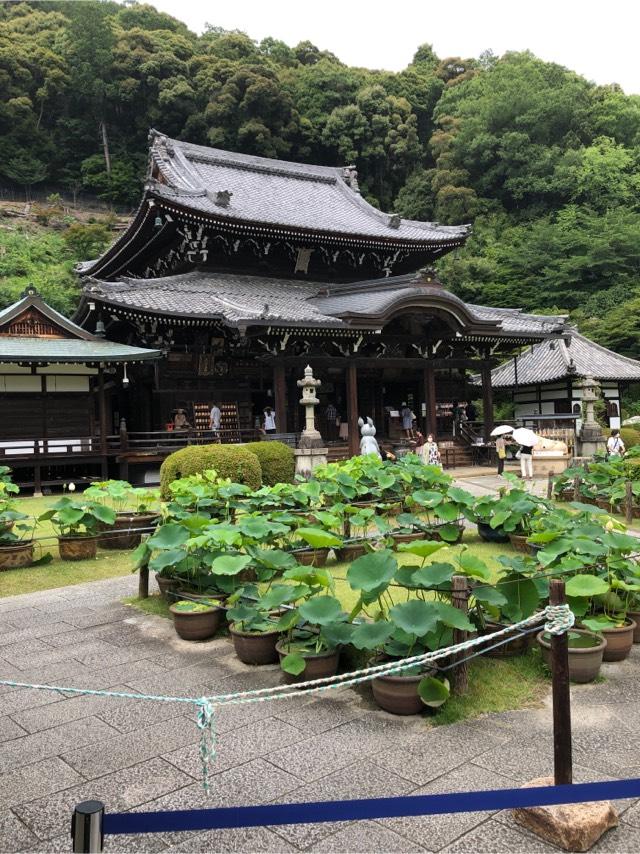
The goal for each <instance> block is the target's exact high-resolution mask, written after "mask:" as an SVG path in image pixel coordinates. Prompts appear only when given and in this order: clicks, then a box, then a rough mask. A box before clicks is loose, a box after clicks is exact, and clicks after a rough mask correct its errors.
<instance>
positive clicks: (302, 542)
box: [290, 526, 343, 566]
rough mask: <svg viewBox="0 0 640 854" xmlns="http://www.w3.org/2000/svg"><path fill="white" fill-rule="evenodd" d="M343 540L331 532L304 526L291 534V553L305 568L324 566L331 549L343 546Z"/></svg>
mask: <svg viewBox="0 0 640 854" xmlns="http://www.w3.org/2000/svg"><path fill="white" fill-rule="evenodd" d="M342 543H343V539H342V537H339V536H338V535H337V534H335V533H333V532H331V531H325V530H324V529H323V528H320V527H317V526H314V527H310V526H303V527H300V528H297V529H296V530H295V531H292V532H291V542H290V551H291V554H293V555H294V557H295V559H296V560H297V561H298V563H300V564H303V565H304V566H324V565H325V563H326V562H327V558H328V557H329V549H335V548H339V547H340V546H342Z"/></svg>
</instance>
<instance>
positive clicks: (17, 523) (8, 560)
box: [0, 466, 35, 571]
mask: <svg viewBox="0 0 640 854" xmlns="http://www.w3.org/2000/svg"><path fill="white" fill-rule="evenodd" d="M3 468H6V466H4V467H3ZM17 492H18V487H17V486H15V484H13V483H10V482H9V483H4V482H2V481H0V571H2V570H5V569H20V568H22V567H24V566H29V565H30V564H31V563H33V537H32V534H33V528H34V525H35V521H34V520H32V519H31V517H29V516H28V515H27V514H26V513H21V512H20V511H19V510H18V509H17V506H16V502H15V500H14V499H13V498H12V497H11V496H12V494H15V493H17ZM29 519H31V522H30V524H29V523H27V520H29Z"/></svg>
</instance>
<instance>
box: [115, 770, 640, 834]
mask: <svg viewBox="0 0 640 854" xmlns="http://www.w3.org/2000/svg"><path fill="white" fill-rule="evenodd" d="M637 797H640V778H636V779H633V780H610V781H607V782H604V783H574V784H573V785H571V786H536V787H531V788H528V789H498V790H493V789H490V790H485V791H480V792H453V793H451V794H446V795H406V796H403V797H395V798H366V799H363V800H345V801H316V802H313V803H306V804H304V803H303V804H267V805H264V806H255V807H220V808H218V809H204V810H176V811H171V812H140V813H134V812H130V813H111V814H110V813H106V814H105V816H104V825H103V826H104V832H105V833H109V834H115V833H164V832H167V831H179V830H216V829H221V828H229V827H258V826H266V825H277V824H314V823H316V822H325V821H353V820H355V819H372V818H401V817H404V816H417V815H438V814H441V813H460V812H477V811H484V810H504V809H514V808H516V807H538V806H551V805H554V804H576V803H586V802H588V801H607V800H615V799H618V798H637Z"/></svg>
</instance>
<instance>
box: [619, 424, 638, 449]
mask: <svg viewBox="0 0 640 854" xmlns="http://www.w3.org/2000/svg"><path fill="white" fill-rule="evenodd" d="M620 437H621V438H622V441H623V442H624V446H625V448H626V449H627V450H629V448H633V447H634V446H635V445H640V432H638V431H637V430H636V428H635V427H621V428H620Z"/></svg>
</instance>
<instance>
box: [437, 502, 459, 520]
mask: <svg viewBox="0 0 640 854" xmlns="http://www.w3.org/2000/svg"><path fill="white" fill-rule="evenodd" d="M434 512H435V514H436V516H437V517H438V519H442V521H443V522H455V520H456V519H457V518H458V513H459V511H458V508H457V507H456V505H455V504H453V503H449V502H443V503H442V504H438V506H437V507H436V508H435V511H434Z"/></svg>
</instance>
